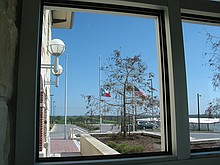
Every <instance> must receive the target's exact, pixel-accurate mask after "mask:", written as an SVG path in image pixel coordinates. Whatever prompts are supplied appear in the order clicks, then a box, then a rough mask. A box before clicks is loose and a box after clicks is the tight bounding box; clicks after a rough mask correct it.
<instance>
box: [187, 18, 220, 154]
mask: <svg viewBox="0 0 220 165" xmlns="http://www.w3.org/2000/svg"><path fill="white" fill-rule="evenodd" d="M219 31H220V27H219V26H213V25H207V24H205V23H204V24H202V23H196V22H195V23H188V22H184V23H183V34H184V44H185V60H186V71H187V86H188V105H189V127H190V142H191V149H192V150H197V149H200V150H201V149H206V151H207V149H208V148H209V149H215V148H219V147H220V114H219V112H220V93H219V87H220V86H219V84H220V83H219V80H220V79H219V71H220V56H219V51H220V49H219V48H220V46H219V37H220V35H219ZM201 151H203V150H201Z"/></svg>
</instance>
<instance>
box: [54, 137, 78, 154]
mask: <svg viewBox="0 0 220 165" xmlns="http://www.w3.org/2000/svg"><path fill="white" fill-rule="evenodd" d="M75 143H76V142H74V141H73V140H68V139H67V140H66V139H51V140H50V154H51V157H68V156H81V154H80V150H79V148H78V146H77V145H76V144H75Z"/></svg>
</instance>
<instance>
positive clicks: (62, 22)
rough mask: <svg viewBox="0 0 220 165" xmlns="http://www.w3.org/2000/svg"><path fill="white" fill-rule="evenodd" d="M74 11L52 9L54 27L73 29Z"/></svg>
mask: <svg viewBox="0 0 220 165" xmlns="http://www.w3.org/2000/svg"><path fill="white" fill-rule="evenodd" d="M73 17H74V13H73V12H71V11H62V10H52V28H64V29H71V28H72V26H73Z"/></svg>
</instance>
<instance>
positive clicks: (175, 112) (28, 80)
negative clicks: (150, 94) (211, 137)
mask: <svg viewBox="0 0 220 165" xmlns="http://www.w3.org/2000/svg"><path fill="white" fill-rule="evenodd" d="M77 1H79V2H81V1H83V0H77ZM84 1H85V2H86V0H84ZM44 2H50V3H55V2H57V3H63V2H62V1H61V0H44ZM65 2H66V1H65ZM65 2H64V3H65ZM90 2H96V3H100V1H98V0H92V1H90ZM102 3H104V4H120V5H125V6H126V5H127V6H135V7H142V8H145V7H146V8H152V9H158V10H164V12H165V16H164V18H165V20H164V24H165V31H164V33H165V34H166V45H167V50H165V51H167V59H168V60H167V63H168V70H167V72H168V76H169V82H168V85H169V95H170V96H169V97H170V110H171V111H170V113H171V114H170V115H171V118H170V119H171V121H170V124H171V130H172V131H171V135H170V136H171V139H172V142H171V143H172V155H163V156H157V157H155V156H152V157H150V156H149V157H139V158H122V159H117V160H116V159H105V160H93V161H92V162H91V161H90V160H85V161H83V160H82V161H74V162H71V161H68V162H62V161H60V162H36V160H37V154H36V151H37V150H36V144H37V143H36V140H37V139H36V132H37V130H36V125H37V120H36V116H37V113H36V109H38V108H39V107H37V106H38V104H37V103H38V102H39V100H38V98H39V97H38V94H37V93H38V89H39V83H37V82H38V80H39V75H40V74H39V72H40V67H39V65H40V62H39V61H40V59H39V57H38V56H36V55H37V54H39V50H40V49H39V47H40V45H41V37H40V36H41V31H40V30H39V29H41V22H42V14H43V11H42V9H43V5H42V3H41V0H23V2H22V18H21V20H22V22H21V31H20V40H19V44H20V45H19V66H18V95H17V112H16V113H17V114H16V139H15V140H16V143H15V164H18V165H20V164H30V165H31V164H33V165H34V164H39V165H40V164H57V165H58V164H79V163H80V164H112V163H113V162H114V164H146V163H147V162H148V163H151V162H154V163H155V162H157V164H158V165H159V164H164V162H167V163H168V164H171V165H172V164H177V163H180V164H181V163H183V162H185V161H186V162H187V164H195V162H196V163H201V164H204V163H211V162H213V163H214V162H215V161H219V160H220V158H219V154H217V153H214V156H213V158H211V159H210V158H209V159H205V156H207V155H206V154H205V155H204V157H203V158H202V159H191V153H190V141H189V129H188V128H189V122H188V105H187V104H188V102H187V87H186V71H185V60H184V59H185V58H184V48H183V37H182V26H181V12H182V11H184V12H185V13H189V14H191V13H202V14H203V15H207V14H208V15H210V16H213V15H217V17H219V14H220V11H219V8H220V3H218V2H210V1H209V0H194V1H193V2H192V1H191V0H175V1H173V0H154V1H151V0H121V1H120V0H110V1H108V2H102ZM30 20H31V23H30V24H28V22H30ZM30 36H31V37H30ZM27 75H28V76H27ZM27 132H28V134H27ZM199 156H201V154H200V155H199Z"/></svg>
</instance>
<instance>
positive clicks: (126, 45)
mask: <svg viewBox="0 0 220 165" xmlns="http://www.w3.org/2000/svg"><path fill="white" fill-rule="evenodd" d="M205 30H207V31H212V32H213V33H214V32H215V33H217V32H218V31H219V30H220V29H219V27H218V28H215V27H210V26H204V25H198V24H197V25H192V24H187V23H184V24H183V33H184V45H185V54H186V65H187V84H188V99H189V109H190V113H196V112H197V107H196V105H197V103H196V94H197V93H200V94H201V98H200V99H201V109H202V111H203V112H204V109H205V107H207V103H208V102H210V101H211V100H212V99H213V98H214V97H217V96H218V97H219V94H218V93H217V92H213V88H212V85H211V80H210V78H209V77H210V76H211V74H212V73H211V72H210V71H209V69H208V68H207V67H205V66H203V65H202V64H203V63H205V60H204V59H203V58H202V53H204V51H206V50H207V48H206V47H205V41H206V36H205V35H204V33H205ZM52 38H53V39H54V38H59V39H61V40H63V41H64V43H65V44H66V51H65V53H64V54H63V55H62V56H60V64H61V65H62V66H63V68H64V69H65V55H66V54H68V110H67V111H68V115H69V116H72V115H84V114H85V113H86V112H87V110H86V108H85V107H86V102H85V100H84V99H83V98H82V97H81V95H82V94H83V95H93V96H95V97H98V95H99V56H100V55H101V63H102V65H103V63H106V59H107V58H108V57H109V56H110V55H112V54H113V51H114V50H120V51H121V53H122V56H124V57H125V56H129V57H131V56H134V55H137V54H141V56H142V58H143V61H144V63H145V64H146V66H147V67H148V69H147V71H148V72H153V73H154V74H155V78H153V87H154V88H155V89H157V92H155V93H154V95H159V87H158V82H159V79H158V62H157V61H158V52H157V41H156V19H154V18H144V17H141V18H139V17H134V16H116V15H110V14H94V13H93V14H92V13H82V12H76V13H75V15H74V21H73V27H72V29H55V28H54V29H52ZM204 47H205V48H204ZM64 73H65V72H64ZM64 73H63V74H62V75H61V76H60V78H59V81H60V82H59V84H60V86H59V87H58V88H56V87H54V86H51V93H52V94H53V95H54V96H53V100H54V101H55V111H54V113H55V115H61V116H62V115H64V92H65V90H64V80H65V74H64ZM101 77H102V79H101V83H102V81H103V80H105V78H106V76H105V74H104V73H101ZM109 99H112V98H109Z"/></svg>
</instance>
